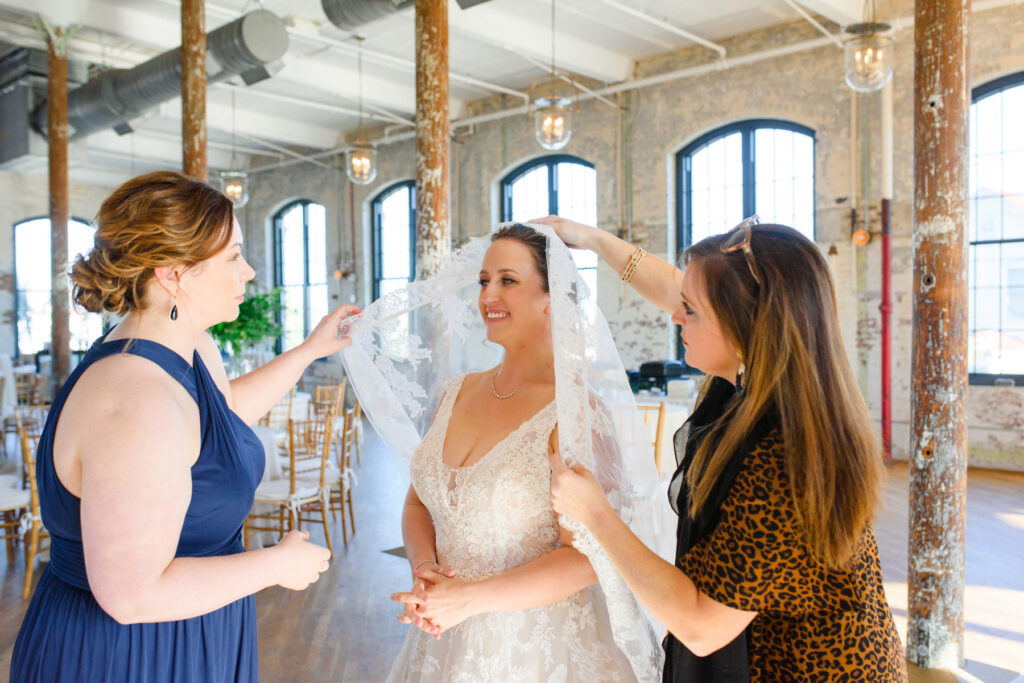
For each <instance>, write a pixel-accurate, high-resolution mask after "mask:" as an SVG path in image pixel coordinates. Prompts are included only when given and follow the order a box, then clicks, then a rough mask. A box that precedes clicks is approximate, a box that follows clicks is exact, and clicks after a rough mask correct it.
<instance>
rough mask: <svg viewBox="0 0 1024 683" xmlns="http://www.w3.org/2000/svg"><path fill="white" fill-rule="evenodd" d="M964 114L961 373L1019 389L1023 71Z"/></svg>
mask: <svg viewBox="0 0 1024 683" xmlns="http://www.w3.org/2000/svg"><path fill="white" fill-rule="evenodd" d="M972 100H973V102H972V104H971V110H970V128H969V130H970V143H969V145H970V156H969V164H970V166H969V173H968V177H969V184H970V188H969V198H970V199H969V201H970V204H969V222H968V239H969V242H970V246H969V247H968V274H967V283H968V289H969V292H970V295H969V296H970V300H969V304H968V305H969V308H968V337H967V353H968V361H967V362H968V371H969V373H970V381H971V384H1004V383H1005V384H1011V383H1015V384H1016V385H1017V386H1021V385H1024V127H1022V126H1021V125H1020V122H1021V118H1022V116H1024V72H1021V73H1017V74H1013V75H1010V76H1006V77H1004V78H1000V79H998V80H995V81H992V82H990V83H986V84H984V85H982V86H979V87H977V88H975V89H974V92H973V93H972Z"/></svg>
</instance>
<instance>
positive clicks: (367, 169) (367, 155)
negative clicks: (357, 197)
mask: <svg viewBox="0 0 1024 683" xmlns="http://www.w3.org/2000/svg"><path fill="white" fill-rule="evenodd" d="M356 40H357V41H359V52H358V56H357V59H358V63H359V127H358V128H356V135H355V141H354V142H353V143H352V147H351V148H350V149H349V151H348V152H347V153H346V154H345V172H346V173H347V174H348V179H349V180H351V181H352V182H353V183H355V184H356V185H369V184H370V183H372V182H373V179H374V178H376V177H377V150H375V149H374V148H373V145H371V144H370V143H369V142H366V140H365V139H364V134H363V47H362V44H363V37H362V36H356Z"/></svg>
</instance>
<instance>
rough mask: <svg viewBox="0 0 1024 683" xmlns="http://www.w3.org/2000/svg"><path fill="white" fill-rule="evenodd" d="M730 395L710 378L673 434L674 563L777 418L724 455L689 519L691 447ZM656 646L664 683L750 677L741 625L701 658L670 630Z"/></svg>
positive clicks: (703, 532) (711, 519)
mask: <svg viewBox="0 0 1024 683" xmlns="http://www.w3.org/2000/svg"><path fill="white" fill-rule="evenodd" d="M736 400H737V397H736V390H735V387H734V386H733V385H732V384H730V383H729V382H727V381H726V380H724V379H721V378H717V377H716V378H714V379H712V380H711V385H710V386H709V387H708V390H707V392H706V393H705V395H704V398H703V399H702V400H701V402H700V404H699V405H698V406H697V408H696V409H695V410H694V411H693V414H692V415H691V416H690V418H689V419H688V420H687V421H686V422H685V423H684V424H683V426H682V427H680V428H679V430H678V431H677V432H676V433H675V437H674V439H673V441H674V444H673V445H674V447H675V453H676V462H677V463H678V466H677V468H676V471H675V474H673V475H672V483H671V484H670V485H669V503H670V504H671V505H672V508H673V509H674V510H675V511H676V513H677V514H678V515H679V525H678V527H677V531H676V564H677V565H679V564H680V563H679V560H680V558H682V557H683V556H685V555H686V554H687V553H688V552H689V551H690V550H691V549H692V548H693V547H694V546H695V545H696V544H697V543H698V542H699V541H700V540H701V539H703V538H705V537H706V536H707V535H709V534H710V533H711V532H712V531H714V530H715V527H716V526H717V524H718V520H719V518H720V516H721V509H722V502H723V501H724V500H725V498H726V496H727V495H728V494H729V491H730V489H731V488H732V485H733V482H735V480H736V475H737V473H738V472H739V471H740V468H741V467H742V465H743V462H744V459H745V457H746V455H747V453H748V452H750V450H751V449H752V448H753V446H754V445H755V444H756V443H757V442H758V441H760V440H761V439H763V438H764V437H765V436H767V435H768V434H769V433H770V432H771V430H772V428H773V427H775V426H776V425H777V424H778V419H777V418H776V417H775V416H774V415H772V416H768V417H765V418H763V419H762V420H761V421H759V422H758V424H757V426H756V427H755V428H754V430H753V432H752V433H751V434H750V436H749V437H748V438H747V440H746V442H745V443H744V445H743V447H741V448H740V449H739V450H737V451H736V453H735V454H733V456H732V458H731V459H730V460H729V463H728V464H727V465H726V467H725V469H724V470H723V472H722V475H721V476H720V477H719V479H718V481H717V482H716V484H715V487H714V489H713V490H712V492H711V496H710V497H709V498H708V502H707V503H706V504H705V505H704V507H703V509H702V510H701V511H700V513H699V514H698V515H697V516H696V517H695V518H691V517H690V515H689V513H688V512H687V510H688V508H689V490H688V488H687V486H686V473H687V471H688V470H689V467H690V464H691V463H692V462H693V457H694V455H695V454H696V452H697V448H698V447H699V446H700V444H701V443H702V442H703V440H704V438H706V437H707V435H708V433H709V432H710V431H711V430H712V429H713V428H714V426H715V423H716V422H717V421H718V419H719V418H720V417H721V416H722V415H723V414H724V413H725V412H726V411H727V410H728V409H729V407H730V406H731V405H732V403H733V402H734V401H736ZM662 646H663V647H664V649H665V671H664V676H663V678H662V680H663V681H664V683H677V682H678V683H683V682H687V683H689V682H691V681H700V682H701V683H748V682H749V681H750V673H749V665H748V654H747V631H746V630H744V632H743V633H740V634H739V635H738V636H736V638H735V639H733V640H732V641H731V642H730V643H728V644H727V645H725V646H723V647H722V648H720V649H719V650H716V651H715V652H712V653H711V654H710V655H708V656H706V657H698V656H697V655H695V654H693V653H692V652H691V651H690V650H689V648H687V647H686V646H685V645H683V644H682V643H681V642H679V640H678V639H676V637H675V636H673V635H672V634H671V633H670V634H668V635H667V636H666V637H665V641H664V643H662Z"/></svg>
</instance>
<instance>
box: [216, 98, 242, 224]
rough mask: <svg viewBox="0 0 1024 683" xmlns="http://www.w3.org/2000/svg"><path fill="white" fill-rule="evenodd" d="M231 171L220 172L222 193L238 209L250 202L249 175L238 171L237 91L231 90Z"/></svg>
mask: <svg viewBox="0 0 1024 683" xmlns="http://www.w3.org/2000/svg"><path fill="white" fill-rule="evenodd" d="M231 168H232V169H234V170H231V171H221V172H220V186H221V191H222V192H224V194H226V195H227V196H228V199H230V200H231V202H232V203H233V204H234V205H235V208H236V209H240V208H242V207H243V206H245V204H246V202H248V201H249V174H248V173H246V172H245V171H242V170H238V169H239V164H238V156H237V154H236V152H235V91H234V89H232V90H231Z"/></svg>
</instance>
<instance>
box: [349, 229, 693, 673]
mask: <svg viewBox="0 0 1024 683" xmlns="http://www.w3.org/2000/svg"><path fill="white" fill-rule="evenodd" d="M505 225H511V223H505V224H501V225H499V226H498V228H501V227H504V226H505ZM523 225H526V226H528V227H530V228H533V229H534V230H536V231H538V232H540V233H542V234H543V235H545V236H546V237H547V262H548V280H549V289H550V296H551V303H550V310H551V334H552V347H553V350H554V370H555V401H556V411H557V416H558V432H559V445H560V449H561V453H562V457H563V458H564V459H565V461H566V462H567V463H569V464H573V463H577V462H578V463H582V464H583V465H584V466H585V467H587V468H589V469H590V470H591V471H593V472H594V474H595V476H596V477H597V479H598V481H599V482H600V483H601V485H602V487H603V488H604V490H605V492H606V494H607V496H608V500H609V501H610V503H611V504H612V507H613V508H614V509H615V511H616V512H617V513H618V515H619V516H620V517H621V518H622V519H623V521H624V522H625V523H626V524H628V525H629V527H630V528H631V529H632V531H633V532H634V533H635V534H636V535H637V536H638V537H639V538H640V540H641V541H643V542H644V543H645V544H646V545H647V546H648V547H649V548H652V549H654V550H655V551H656V552H659V554H661V555H662V556H663V557H666V558H668V557H670V554H671V543H672V542H673V541H674V533H673V529H672V528H671V527H670V520H671V513H670V511H669V510H668V504H667V500H666V497H665V495H664V493H663V492H662V490H661V488H660V487H659V485H658V475H657V472H656V471H655V467H654V459H653V455H652V449H651V437H650V435H649V431H648V429H647V427H646V426H645V425H644V424H643V420H642V417H641V416H640V413H639V411H638V410H637V409H636V403H635V399H634V397H633V393H632V392H631V391H630V388H629V383H628V381H627V377H626V372H625V370H624V368H623V366H622V361H621V360H620V358H619V354H618V351H617V349H616V347H615V342H614V340H613V339H612V335H611V332H610V331H609V329H608V324H607V321H606V320H605V318H604V316H603V315H602V314H601V312H600V310H598V308H597V304H596V302H595V301H594V299H593V295H592V293H591V292H589V291H588V289H587V286H586V285H585V284H584V282H583V280H582V278H581V277H580V276H579V273H578V271H577V269H576V264H575V262H574V261H573V258H572V254H571V253H570V251H569V249H568V248H567V247H566V246H565V244H564V243H563V242H562V241H561V240H560V239H559V238H558V236H557V235H556V234H555V233H554V231H553V230H551V228H549V227H547V226H545V225H537V224H532V223H524V224H523ZM490 244H491V240H490V236H484V237H477V238H473V239H471V240H470V241H469V242H468V243H467V244H466V245H465V246H463V247H462V248H461V249H459V250H458V251H457V252H455V253H454V254H453V255H452V256H451V257H450V258H449V260H448V261H447V262H446V264H445V265H444V266H443V267H442V269H441V270H440V272H439V273H438V274H437V275H436V276H435V277H432V278H430V279H429V280H425V281H421V282H414V283H411V284H409V285H408V286H407V287H405V288H404V289H401V290H398V291H395V292H391V293H389V294H386V295H385V296H383V297H381V298H380V299H378V300H377V301H375V302H373V303H372V304H371V305H370V306H368V307H367V308H366V310H365V311H364V312H363V313H362V314H361V315H360V316H358V317H356V318H353V319H351V323H350V326H349V327H348V334H349V336H350V337H351V339H352V345H351V346H349V347H347V348H346V349H345V350H344V351H342V358H343V361H344V364H345V370H346V372H347V373H348V378H349V382H350V384H351V386H352V387H353V388H354V390H355V392H356V395H357V396H358V397H359V400H360V402H361V404H362V407H363V410H364V411H365V413H366V415H367V417H368V418H369V419H370V421H371V423H372V424H373V426H374V428H375V429H376V431H377V433H378V434H379V435H380V437H381V439H382V440H383V441H384V443H385V444H386V445H387V446H388V448H389V449H390V450H391V452H392V454H393V455H394V456H395V457H396V458H397V459H398V460H399V461H400V470H401V471H403V472H408V465H409V461H410V459H411V458H412V455H413V452H414V451H415V450H416V447H417V446H418V445H419V443H420V441H421V440H422V438H423V436H424V435H425V434H426V432H427V429H428V428H429V426H430V422H431V420H432V419H433V415H434V411H435V410H436V408H437V406H438V404H439V402H440V400H441V397H442V395H443V393H444V390H445V388H446V386H447V384H448V382H449V380H451V379H452V378H454V377H456V376H458V375H462V374H465V373H469V372H478V371H481V370H486V369H489V368H492V367H494V366H496V365H498V364H499V363H500V362H501V358H502V349H501V347H499V346H497V345H496V344H492V343H490V342H487V341H486V338H487V337H486V335H487V332H486V328H485V325H484V322H483V320H482V319H481V316H480V314H479V309H478V307H477V298H478V295H479V292H480V287H479V282H478V281H479V272H480V267H481V264H482V263H483V259H484V252H486V251H487V248H488V247H489V246H490ZM347 322H348V321H347ZM559 523H560V524H561V525H562V526H563V527H564V528H567V529H568V530H570V531H571V532H572V534H573V538H574V542H573V545H574V547H576V549H577V550H579V551H580V552H582V553H584V554H585V555H586V556H587V557H588V558H589V560H590V562H591V565H592V566H593V567H594V570H595V572H596V574H597V577H598V581H599V582H600V587H601V589H602V592H603V594H604V597H605V600H606V602H607V605H608V611H609V616H610V618H611V624H612V631H613V633H614V637H615V642H616V645H618V647H619V648H620V649H621V650H622V652H623V653H624V654H625V655H626V656H627V657H628V658H629V660H630V663H631V664H632V667H633V671H634V673H635V674H636V676H637V678H638V679H639V680H640V681H660V680H661V666H662V651H661V647H660V645H659V640H660V636H661V634H662V633H664V631H663V629H661V627H660V626H658V625H657V624H656V623H655V622H654V621H653V620H652V619H651V618H650V616H649V615H648V614H647V613H646V612H645V611H644V610H643V609H642V608H641V607H640V605H639V604H638V603H637V602H636V599H635V598H634V597H633V595H632V593H631V592H630V591H629V589H628V588H627V586H626V584H625V582H624V581H623V580H622V578H621V577H620V576H619V574H618V573H617V572H616V570H615V568H614V566H613V565H612V563H611V561H610V560H609V559H608V557H607V556H606V555H605V553H604V551H603V550H602V549H601V547H600V545H599V544H598V543H597V542H596V541H595V540H594V538H593V537H592V536H591V534H590V533H589V532H588V531H587V530H586V529H585V528H584V527H583V526H582V525H580V524H578V523H576V522H574V521H573V520H570V519H567V518H565V517H560V518H559ZM670 561H671V560H670ZM655 634H657V635H655Z"/></svg>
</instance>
